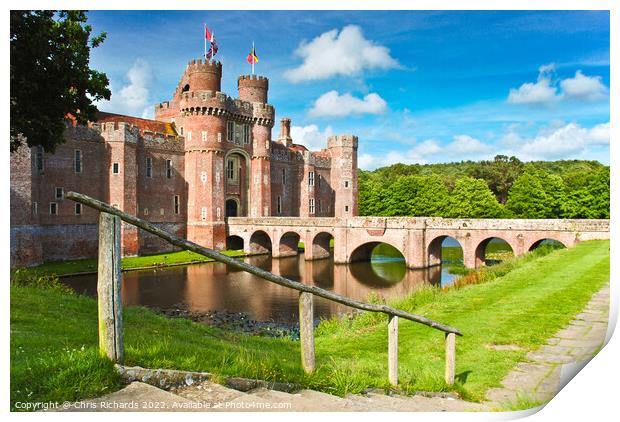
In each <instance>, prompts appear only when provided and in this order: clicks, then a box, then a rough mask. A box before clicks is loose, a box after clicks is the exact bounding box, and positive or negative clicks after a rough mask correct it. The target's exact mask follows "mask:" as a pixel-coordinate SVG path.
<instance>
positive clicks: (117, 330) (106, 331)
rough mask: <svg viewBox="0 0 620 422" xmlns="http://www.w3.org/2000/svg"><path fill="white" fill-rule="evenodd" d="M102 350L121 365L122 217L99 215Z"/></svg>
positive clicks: (100, 339) (98, 284)
mask: <svg viewBox="0 0 620 422" xmlns="http://www.w3.org/2000/svg"><path fill="white" fill-rule="evenodd" d="M97 301H98V302H97V303H98V312H99V351H100V352H101V354H102V355H105V356H107V357H109V358H110V359H111V360H112V361H113V362H115V363H119V364H122V363H123V358H124V352H125V351H124V346H123V304H122V302H121V220H120V218H119V217H116V216H114V215H112V214H108V213H105V212H102V213H100V214H99V262H98V271H97Z"/></svg>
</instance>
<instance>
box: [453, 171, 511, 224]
mask: <svg viewBox="0 0 620 422" xmlns="http://www.w3.org/2000/svg"><path fill="white" fill-rule="evenodd" d="M445 216H446V217H451V218H503V217H507V216H508V213H507V212H506V210H505V209H504V207H503V206H502V205H501V204H500V203H499V202H497V198H495V195H493V192H491V189H489V186H488V185H487V183H486V182H485V181H484V180H482V179H474V178H473V177H463V178H460V179H459V180H457V182H456V184H455V186H454V189H453V190H452V192H451V193H450V199H449V204H448V209H447V210H446V213H445Z"/></svg>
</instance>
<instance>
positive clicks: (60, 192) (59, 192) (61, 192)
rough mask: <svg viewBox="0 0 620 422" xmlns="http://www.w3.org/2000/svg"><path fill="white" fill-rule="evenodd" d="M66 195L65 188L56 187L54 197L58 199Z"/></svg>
mask: <svg viewBox="0 0 620 422" xmlns="http://www.w3.org/2000/svg"><path fill="white" fill-rule="evenodd" d="M64 196H65V190H64V189H63V188H56V193H55V195H54V197H55V198H56V199H62V198H64Z"/></svg>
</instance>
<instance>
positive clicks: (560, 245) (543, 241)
mask: <svg viewBox="0 0 620 422" xmlns="http://www.w3.org/2000/svg"><path fill="white" fill-rule="evenodd" d="M546 243H549V244H552V245H555V247H557V248H566V247H567V245H566V244H565V243H564V242H562V241H561V240H559V239H554V238H552V237H545V238H544V239H539V240H536V241H535V242H533V243H532V244H531V245H530V246H529V247H528V248H527V250H528V252H531V251H533V250H534V249H536V248H537V247H539V246H542V245H543V244H546Z"/></svg>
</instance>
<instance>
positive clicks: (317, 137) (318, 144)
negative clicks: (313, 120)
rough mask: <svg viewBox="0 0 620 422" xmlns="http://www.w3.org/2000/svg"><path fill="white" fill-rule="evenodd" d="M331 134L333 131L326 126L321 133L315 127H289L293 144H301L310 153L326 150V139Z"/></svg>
mask: <svg viewBox="0 0 620 422" xmlns="http://www.w3.org/2000/svg"><path fill="white" fill-rule="evenodd" d="M333 134H334V131H333V130H332V128H331V126H327V127H326V128H325V130H324V131H322V132H321V131H320V130H319V127H318V126H317V125H308V126H292V127H291V138H293V142H294V143H296V144H301V145H303V146H305V147H306V148H308V149H309V150H311V151H318V150H320V149H323V148H327V138H329V137H330V136H332V135H333Z"/></svg>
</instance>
